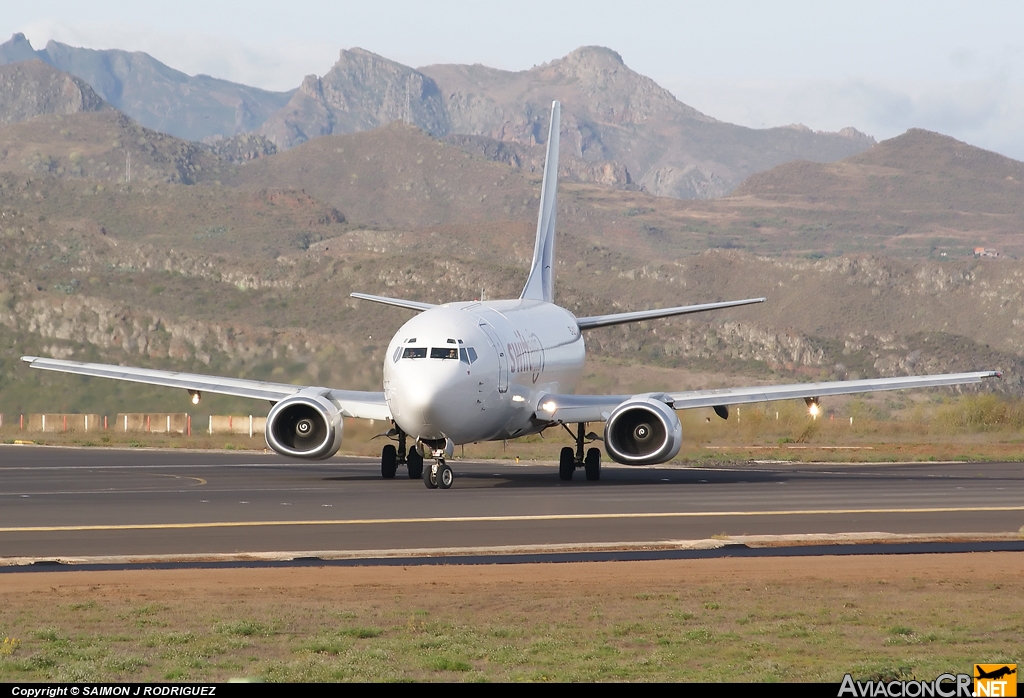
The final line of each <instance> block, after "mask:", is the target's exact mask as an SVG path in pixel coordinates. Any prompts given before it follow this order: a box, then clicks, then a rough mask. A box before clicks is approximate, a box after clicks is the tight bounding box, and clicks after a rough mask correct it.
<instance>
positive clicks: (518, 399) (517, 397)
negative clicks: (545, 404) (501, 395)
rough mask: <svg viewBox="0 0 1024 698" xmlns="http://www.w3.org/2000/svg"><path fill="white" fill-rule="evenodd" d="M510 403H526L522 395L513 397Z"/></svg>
mask: <svg viewBox="0 0 1024 698" xmlns="http://www.w3.org/2000/svg"><path fill="white" fill-rule="evenodd" d="M512 402H526V398H525V397H523V396H522V395H513V396H512Z"/></svg>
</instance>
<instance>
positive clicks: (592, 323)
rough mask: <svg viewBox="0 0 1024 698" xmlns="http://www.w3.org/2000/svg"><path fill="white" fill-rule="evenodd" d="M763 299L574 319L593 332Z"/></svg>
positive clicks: (731, 306)
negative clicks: (601, 328)
mask: <svg viewBox="0 0 1024 698" xmlns="http://www.w3.org/2000/svg"><path fill="white" fill-rule="evenodd" d="M764 301H765V299H764V298H747V299H745V300H742V301H724V302H722V303H703V304H701V305H680V306H677V307H675V308H658V309H657V310H638V311H636V312H632V313H614V314H612V315H594V316H592V317H580V318H576V324H577V325H578V326H579V328H580V329H581V330H593V329H595V328H597V327H608V326H610V325H624V324H626V323H627V322H640V321H641V320H657V319H658V318H664V317H673V316H676V315H689V314H690V313H703V312H706V311H708V310H721V309H722V308H735V307H737V306H741V305H750V304H751V303H764Z"/></svg>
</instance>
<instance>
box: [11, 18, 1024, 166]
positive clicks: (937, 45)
mask: <svg viewBox="0 0 1024 698" xmlns="http://www.w3.org/2000/svg"><path fill="white" fill-rule="evenodd" d="M18 31H21V32H24V33H25V34H26V35H27V36H28V38H29V39H30V40H31V41H32V43H33V45H34V46H35V47H36V48H42V47H43V46H45V44H46V42H47V41H48V40H50V39H56V40H57V41H62V42H65V43H68V44H72V45H75V46H87V47H90V48H121V49H128V50H138V51H145V52H147V53H150V54H151V55H153V56H154V57H156V58H157V59H159V60H161V61H163V62H165V63H167V64H168V65H170V66H172V67H174V68H177V69H179V70H183V71H185V72H187V73H206V74H209V75H214V76H216V77H221V78H226V79H229V80H234V81H237V82H243V83H247V84H251V85H258V86H260V87H266V88H270V89H278V90H284V89H289V88H292V87H295V86H297V85H298V84H299V82H300V81H301V79H302V77H303V76H304V75H307V74H310V73H316V74H319V75H322V74H323V73H325V72H326V71H327V70H328V69H330V67H331V65H332V64H333V63H334V61H335V60H336V59H337V55H338V51H339V50H340V49H342V48H351V47H353V46H360V47H362V48H365V49H368V50H370V51H374V52H375V53H379V54H381V55H384V56H386V57H388V58H391V59H393V60H396V61H399V62H401V63H405V64H407V65H411V66H422V65H427V64H430V63H442V62H443V63H483V64H485V65H489V66H493V67H496V68H504V69H507V70H523V69H526V68H529V67H531V66H533V65H537V64H539V63H544V62H546V61H549V60H551V59H553V58H558V57H561V56H564V55H565V54H566V53H568V52H569V51H571V50H573V49H574V48H576V47H578V46H582V45H587V44H598V45H602V46H607V47H609V48H612V49H614V50H616V51H618V52H619V53H620V54H621V55H622V57H623V59H624V60H625V62H626V64H627V65H628V66H629V67H630V68H633V69H634V70H636V71H638V72H640V73H643V74H645V75H647V76H649V77H651V78H653V79H654V80H656V81H657V82H658V83H659V84H661V85H662V86H664V87H666V88H668V89H669V90H671V91H672V93H673V94H674V95H675V96H676V97H677V98H679V99H680V100H681V101H683V102H685V103H687V104H689V105H691V106H693V107H695V108H697V109H699V110H701V111H703V112H705V113H707V114H709V115H711V116H713V117H715V118H718V119H722V120H725V121H731V122H734V123H738V124H743V125H746V126H753V127H763V126H779V125H784V124H790V123H803V124H806V125H808V126H810V127H811V128H814V129H821V130H829V131H834V130H837V129H839V128H842V127H844V126H854V127H856V128H858V129H860V130H862V131H865V132H867V133H870V134H871V135H873V136H875V137H876V138H879V139H883V138H890V137H892V136H895V135H898V134H900V133H902V132H903V131H905V130H906V129H908V128H911V127H914V126H917V127H922V128H927V129H931V130H934V131H939V132H942V133H946V134H948V135H951V136H954V137H956V138H959V139H961V140H964V141H967V142H969V143H972V144H974V145H979V146H981V147H984V148H989V149H992V150H996V151H998V152H1001V153H1004V154H1006V155H1009V156H1011V157H1015V158H1017V159H1021V160H1024V136H1022V135H1021V134H1024V2H1010V1H998V2H997V1H991V2H984V1H978V0H976V1H975V2H970V3H968V2H941V1H938V0H932V1H930V2H897V1H894V0H889V1H887V2H869V1H865V0H858V1H857V2H828V1H826V0H817V1H816V2H782V1H777V2H738V1H737V2H724V1H718V2H707V1H706V0H704V1H702V2H659V1H654V0H652V1H650V2H642V1H637V0H633V1H631V2H625V1H620V2H603V1H597V0H588V1H587V2H558V1H557V0H554V1H552V0H546V1H539V2H538V1H534V0H518V1H517V2H513V3H501V4H498V3H485V2H480V1H479V0H476V1H473V2H455V1H445V0H433V1H432V2H421V1H416V2H410V1H404V0H393V1H389V0H374V1H373V2H365V1H360V2H345V1H343V0H333V1H326V0H291V1H289V2H280V1H278V2H263V1H257V0H248V1H246V2H217V1H216V0H205V1H204V2H199V1H197V0H177V1H175V2H168V3H166V4H159V3H149V2H138V0H132V1H131V2H129V1H128V0H104V1H103V2H99V1H96V0H78V1H77V2H73V3H71V2H66V0H64V1H56V0H33V2H31V3H30V2H26V1H24V0H17V1H15V0H0V40H5V39H6V38H7V37H8V36H10V35H11V34H13V33H14V32H18Z"/></svg>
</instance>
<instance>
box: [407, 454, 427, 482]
mask: <svg viewBox="0 0 1024 698" xmlns="http://www.w3.org/2000/svg"><path fill="white" fill-rule="evenodd" d="M405 464H406V467H408V468H409V479H410V480H418V479H419V478H421V477H423V456H421V455H420V452H419V451H417V450H416V449H415V448H410V449H409V455H408V456H406V460H405Z"/></svg>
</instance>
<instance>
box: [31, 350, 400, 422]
mask: <svg viewBox="0 0 1024 698" xmlns="http://www.w3.org/2000/svg"><path fill="white" fill-rule="evenodd" d="M21 360H22V361H24V362H26V363H27V364H28V365H29V366H30V367H31V368H39V369H43V370H46V371H60V372H61V373H77V374H79V375H83V376H95V377H97V378H113V379H114V380H122V381H131V382H133V383H145V384H147V385H160V386H164V387H166V388H182V389H184V390H189V391H193V392H199V393H214V394H218V395H234V396H236V397H247V398H252V399H254V400H268V401H270V402H278V401H280V400H283V399H284V398H286V397H288V396H289V395H295V394H297V393H299V392H302V391H306V390H312V391H314V392H316V393H317V394H320V395H324V396H325V397H327V398H328V399H330V400H332V401H333V402H334V403H336V404H337V405H338V406H339V407H340V409H341V413H342V414H343V415H344V416H346V417H357V418H362V419H390V418H391V411H390V410H389V409H388V405H387V402H385V400H384V393H374V392H363V391H359V390H332V389H330V388H319V387H316V386H306V385H291V384H288V383H270V382H267V381H257V380H247V379H245V378H225V377H222V376H206V375H203V374H200V373H180V372H178V371H160V370H156V369H151V368H133V367H131V366H115V365H113V364H93V363H84V362H81V361H64V360H62V359H46V358H40V357H38V356H23V357H21Z"/></svg>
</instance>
